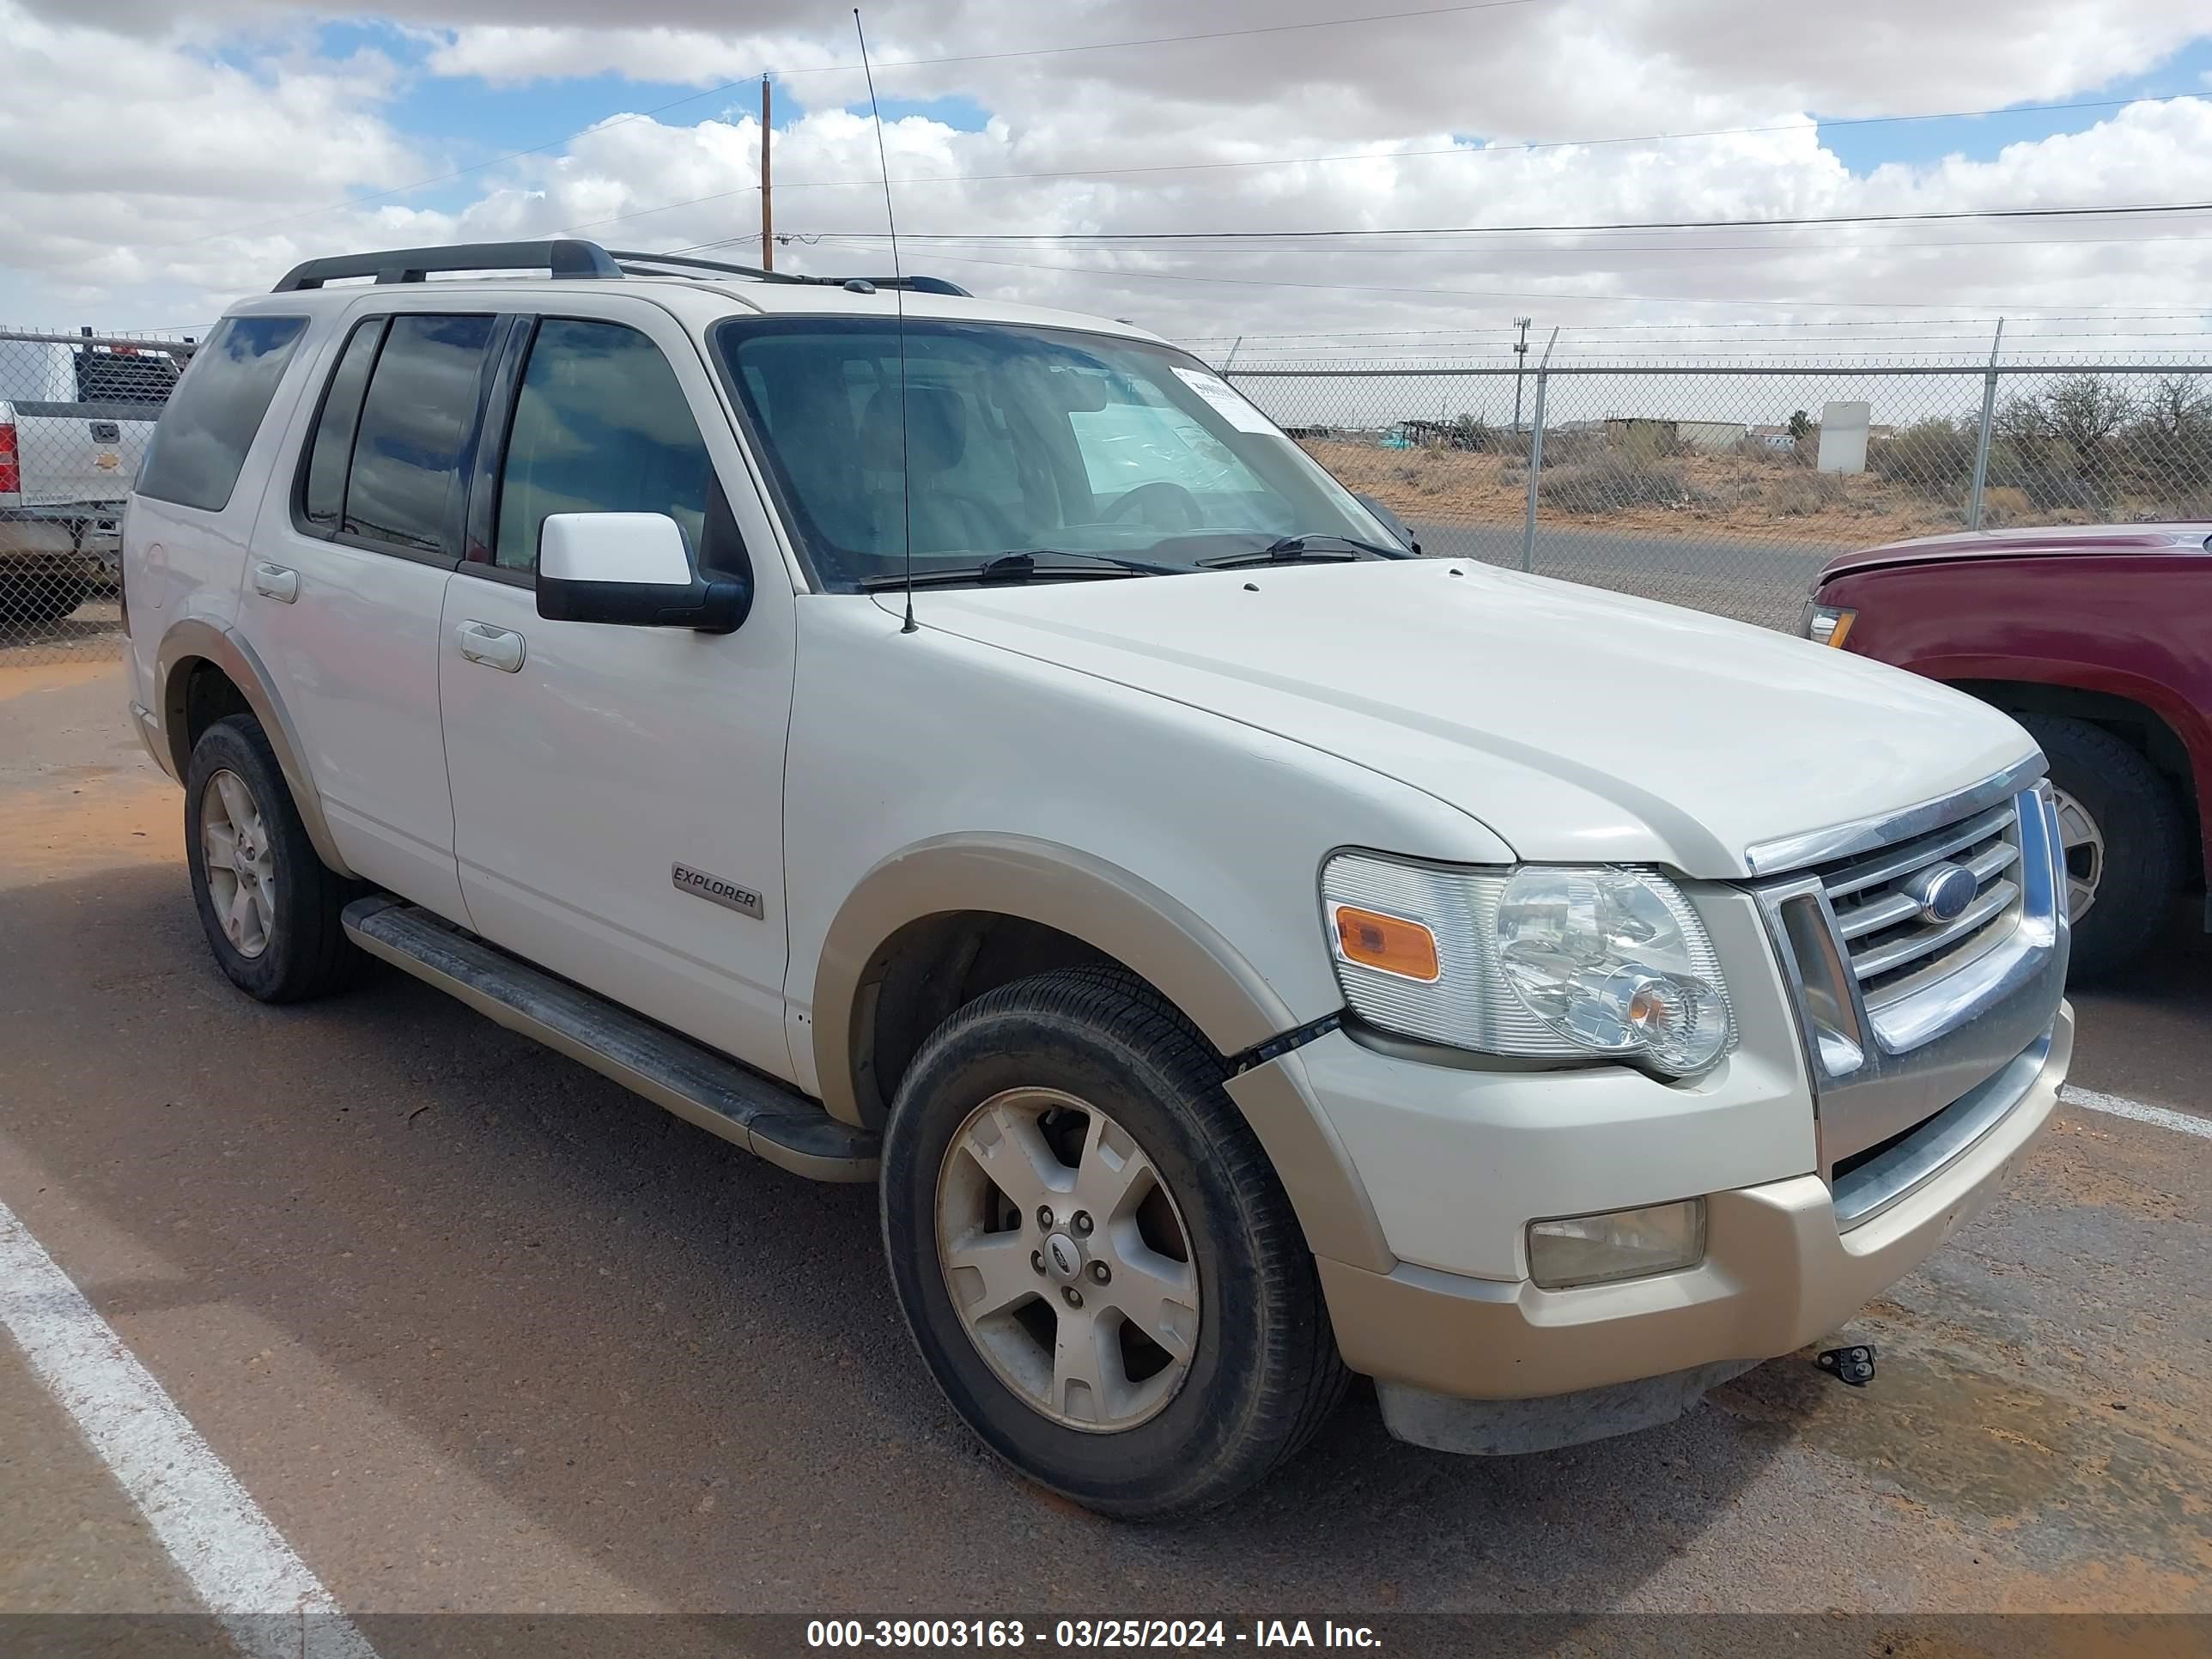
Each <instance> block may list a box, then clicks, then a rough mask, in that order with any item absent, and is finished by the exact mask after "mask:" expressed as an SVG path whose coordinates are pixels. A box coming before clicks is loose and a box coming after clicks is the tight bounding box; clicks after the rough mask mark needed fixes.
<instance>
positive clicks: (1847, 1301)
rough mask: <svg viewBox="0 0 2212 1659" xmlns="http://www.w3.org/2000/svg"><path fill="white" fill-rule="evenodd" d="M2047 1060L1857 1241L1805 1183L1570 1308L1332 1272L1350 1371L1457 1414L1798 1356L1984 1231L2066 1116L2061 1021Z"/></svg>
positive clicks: (1448, 1278)
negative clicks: (1693, 1261) (1989, 1209)
mask: <svg viewBox="0 0 2212 1659" xmlns="http://www.w3.org/2000/svg"><path fill="white" fill-rule="evenodd" d="M2047 1041H2048V1045H2049V1046H2048V1048H2046V1049H2045V1050H2044V1051H2043V1052H2042V1054H2041V1056H2040V1061H2039V1063H2038V1064H2034V1065H2033V1066H2032V1067H2028V1068H2024V1069H2025V1070H2026V1080H2025V1085H2024V1086H2019V1085H2015V1086H2016V1087H2018V1093H2017V1097H2016V1098H2015V1099H2014V1100H2013V1101H2012V1103H2011V1104H2010V1105H2009V1106H2008V1107H2007V1108H2005V1109H2002V1111H1999V1112H1991V1113H1990V1114H1988V1117H1989V1119H1990V1121H1988V1124H1987V1127H1984V1128H1983V1129H1982V1130H1981V1132H1980V1133H1979V1134H1978V1137H1977V1138H1975V1139H1972V1141H1971V1142H1970V1143H1969V1144H1967V1145H1966V1146H1964V1147H1963V1148H1962V1149H1960V1150H1957V1151H1954V1152H1952V1153H1951V1154H1950V1156H1949V1157H1948V1160H1947V1161H1945V1162H1943V1163H1942V1164H1940V1165H1939V1166H1938V1167H1936V1169H1935V1170H1933V1171H1932V1172H1931V1173H1929V1174H1928V1175H1927V1176H1924V1178H1923V1179H1922V1180H1920V1181H1919V1182H1918V1183H1917V1185H1914V1186H1912V1187H1911V1188H1909V1189H1908V1190H1906V1191H1905V1192H1904V1193H1903V1194H1901V1195H1900V1196H1898V1197H1897V1198H1895V1199H1894V1200H1893V1201H1891V1202H1890V1203H1888V1204H1887V1206H1886V1207H1884V1208H1883V1209H1881V1212H1879V1213H1877V1214H1875V1215H1874V1216H1873V1217H1872V1218H1870V1219H1868V1220H1866V1221H1864V1222H1862V1223H1861V1224H1860V1225H1857V1226H1856V1227H1852V1228H1850V1229H1849V1230H1848V1231H1845V1230H1843V1229H1842V1228H1840V1227H1839V1226H1838V1222H1837V1216H1836V1203H1835V1199H1834V1196H1833V1194H1832V1193H1831V1191H1830V1189H1829V1187H1828V1185H1827V1183H1826V1182H1824V1181H1822V1180H1821V1179H1820V1176H1817V1175H1814V1174H1806V1175H1802V1176H1795V1177H1793V1178H1791V1179H1789V1180H1785V1181H1776V1182H1765V1183H1764V1184H1761V1185H1758V1186H1752V1187H1744V1188H1737V1189H1735V1190H1734V1191H1729V1192H1720V1193H1713V1194H1708V1195H1707V1197H1706V1255H1705V1260H1704V1261H1702V1262H1701V1263H1700V1264H1699V1266H1697V1267H1693V1268H1691V1269H1688V1270H1686V1271H1685V1272H1681V1273H1663V1274H1658V1275H1655V1276H1653V1277H1651V1278H1648V1279H1632V1280H1629V1281H1626V1282H1625V1283H1620V1284H1612V1285H1591V1286H1588V1287H1586V1288H1583V1289H1578V1290H1569V1291H1543V1290H1539V1289H1538V1288H1537V1287H1536V1286H1535V1285H1534V1284H1532V1283H1530V1282H1528V1280H1526V1279H1521V1280H1518V1281H1503V1280H1497V1279H1474V1278H1468V1277H1464V1276H1461V1275H1457V1274H1453V1273H1441V1272H1437V1271H1436V1270H1434V1269H1432V1268H1427V1267H1416V1266H1413V1265H1412V1264H1410V1263H1406V1262H1401V1263H1400V1264H1399V1265H1398V1266H1397V1267H1395V1268H1393V1269H1392V1270H1390V1271H1389V1272H1388V1273H1377V1272H1370V1271H1368V1270H1365V1269H1364V1268H1361V1267H1353V1266H1350V1265H1348V1264H1346V1263H1344V1262H1340V1261H1330V1260H1328V1259H1325V1258H1324V1259H1322V1260H1320V1261H1319V1263H1318V1265H1319V1267H1320V1270H1321V1279H1322V1289H1323V1291H1324V1292H1325V1294H1326V1295H1327V1297H1328V1310H1329V1317H1330V1319H1331V1321H1332V1322H1334V1326H1335V1328H1336V1336H1337V1341H1338V1344H1339V1346H1340V1348H1341V1349H1342V1351H1343V1353H1344V1358H1345V1361H1346V1364H1349V1365H1350V1366H1351V1367H1352V1370H1356V1371H1362V1372H1364V1373H1366V1374H1368V1375H1370V1376H1374V1377H1376V1378H1377V1379H1378V1380H1380V1381H1382V1382H1383V1383H1390V1384H1398V1385H1401V1386H1403V1387H1405V1388H1408V1389H1415V1390H1419V1391H1421V1392H1423V1393H1425V1394H1431V1395H1448V1396H1451V1397H1453V1398H1456V1399H1461V1400H1517V1399H1529V1398H1533V1397H1536V1396H1547V1395H1570V1394H1577V1393H1582V1392H1583V1391H1587V1390H1591V1389H1601V1388H1606V1387H1607V1386H1609V1385H1613V1384H1619V1383H1631V1382H1634V1381H1637V1380H1639V1379H1643V1378H1650V1377H1657V1376H1663V1375H1667V1374H1670V1373H1674V1372H1680V1371H1686V1370H1698V1369H1703V1368H1712V1367H1719V1366H1722V1365H1723V1364H1725V1363H1726V1362H1731V1361H1756V1360H1759V1359H1765V1358H1772V1357H1774V1356H1776V1355H1779V1354H1785V1353H1789V1352H1792V1351H1794V1350H1796V1349H1797V1348H1801V1347H1802V1346H1805V1345H1806V1344H1807V1343H1808V1342H1810V1341H1812V1340H1814V1338H1816V1337H1818V1336H1820V1335H1822V1334H1825V1333H1826V1332H1828V1331H1831V1330H1833V1329H1834V1328H1836V1327H1837V1326H1838V1324H1840V1323H1841V1322H1844V1320H1846V1319H1848V1318H1850V1316H1851V1315H1853V1314H1854V1313H1856V1312H1857V1310H1859V1309H1860V1308H1862V1307H1863V1306H1865V1304H1867V1303H1868V1302H1869V1301H1870V1300H1872V1299H1873V1298H1874V1297H1875V1296H1877V1295H1878V1294H1879V1293H1880V1292H1881V1291H1882V1290H1883V1289H1884V1288H1885V1287H1886V1286H1887V1285H1891V1284H1893V1283H1894V1282H1895V1281H1896V1280H1897V1279H1899V1278H1901V1277H1903V1276H1904V1275H1905V1273H1909V1272H1910V1271H1911V1269H1912V1268H1913V1267H1916V1266H1917V1265H1918V1264H1919V1263H1920V1262H1921V1261H1923V1260H1924V1259H1926V1257H1927V1256H1928V1255H1929V1254H1930V1253H1931V1252H1933V1251H1934V1250H1935V1249H1936V1247H1937V1246H1938V1245H1939V1244H1941V1243H1942V1242H1943V1240H1944V1239H1945V1238H1947V1237H1949V1235H1950V1234H1951V1233H1952V1232H1953V1231H1955V1230H1956V1229H1958V1228H1959V1227H1960V1226H1962V1225H1965V1224H1966V1222H1967V1221H1969V1220H1971V1219H1972V1218H1974V1217H1975V1216H1976V1215H1978V1214H1979V1213H1980V1212H1981V1210H1982V1208H1983V1206H1984V1205H1986V1204H1987V1203H1988V1202H1989V1200H1990V1198H1991V1197H1992V1196H1994V1195H1995V1194H1996V1192H1997V1190H1998V1189H1999V1188H2001V1187H2002V1185H2003V1183H2004V1182H2005V1181H2006V1179H2007V1178H2008V1176H2010V1175H2011V1173H2012V1171H2013V1170H2015V1168H2016V1167H2017V1166H2018V1164H2019V1163H2020V1161H2021V1157H2022V1155H2023V1153H2024V1152H2026V1150H2027V1147H2028V1146H2029V1145H2030V1144H2031V1143H2032V1142H2033V1140H2034V1139H2035V1137H2036V1135H2037V1134H2038V1133H2039V1132H2040V1131H2041V1129H2042V1127H2043V1126H2044V1124H2045V1121H2047V1120H2048V1119H2049V1117H2050V1115H2051V1110H2052V1108H2053V1107H2054V1106H2055V1105H2056V1104H2057V1098H2058V1089H2059V1085H2060V1084H2061V1083H2063V1081H2064V1080H2065V1076H2066V1068H2067V1065H2068V1063H2069V1060H2070V1059H2071V1058H2072V1055H2073V1050H2074V1016H2073V1011H2072V1009H2071V1008H2070V1007H2069V1006H2065V1005H2063V1004H2062V1005H2061V1006H2060V1008H2059V1011H2058V1016H2057V1020H2056V1022H2055V1023H2054V1024H2052V1026H2051V1030H2050V1032H2049V1034H2048V1039H2047Z"/></svg>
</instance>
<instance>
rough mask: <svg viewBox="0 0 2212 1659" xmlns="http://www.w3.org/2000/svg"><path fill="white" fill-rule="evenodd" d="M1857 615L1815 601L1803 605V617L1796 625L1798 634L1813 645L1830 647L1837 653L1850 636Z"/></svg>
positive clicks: (1838, 606) (1854, 612)
mask: <svg viewBox="0 0 2212 1659" xmlns="http://www.w3.org/2000/svg"><path fill="white" fill-rule="evenodd" d="M1858 617H1859V613H1858V612H1857V611H1847V610H1845V609H1844V607H1843V606H1842V605H1822V604H1821V603H1820V601H1819V600H1817V599H1808V600H1807V601H1806V603H1805V616H1804V619H1803V620H1802V622H1801V623H1799V624H1798V632H1800V633H1802V635H1804V636H1805V637H1806V638H1807V639H1808V640H1810V641H1813V643H1814V644H1815V645H1832V646H1834V647H1836V648H1837V649H1838V651H1840V650H1842V649H1843V646H1844V641H1845V640H1846V639H1848V638H1849V637H1850V631H1851V624H1852V623H1855V622H1857V620H1858Z"/></svg>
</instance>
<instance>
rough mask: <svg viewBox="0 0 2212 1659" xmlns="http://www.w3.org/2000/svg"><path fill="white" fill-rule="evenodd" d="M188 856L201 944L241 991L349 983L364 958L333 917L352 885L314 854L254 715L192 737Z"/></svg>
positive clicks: (281, 993)
mask: <svg viewBox="0 0 2212 1659" xmlns="http://www.w3.org/2000/svg"><path fill="white" fill-rule="evenodd" d="M185 860H186V863H187V865H188V866H190V869H191V883H192V901H193V902H194V904H195V905H197V907H198V909H199V913H200V926H201V927H202V928H203V929H204V931H205V933H206V934H207V940H208V948H209V949H210V950H211V951H214V952H215V959H216V963H218V964H219V965H220V966H221V967H222V971H223V972H224V973H225V974H226V975H228V976H229V978H230V981H231V983H232V984H234V985H235V986H237V987H238V988H239V989H240V990H241V991H244V992H245V993H246V994H247V995H248V996H252V997H258V999H260V1000H262V1001H264V1002H300V1001H303V1000H306V999H307V998H309V997H318V996H322V995H325V994H327V993H329V992H331V991H335V990H338V989H340V988H342V987H344V986H345V985H347V984H349V982H350V981H352V979H353V977H354V975H355V974H356V971H357V970H358V969H359V967H360V964H361V963H362V960H363V958H362V954H361V952H360V951H357V950H356V948H355V947H354V945H353V944H352V942H351V941H350V940H349V939H347V938H346V936H345V928H344V927H343V925H342V924H341V922H340V921H339V919H338V918H339V913H340V912H341V911H343V909H344V908H345V907H346V905H347V903H348V902H350V901H351V900H352V899H353V898H354V897H355V896H356V895H357V893H358V891H359V889H358V888H357V887H356V884H354V883H352V882H349V881H348V880H346V879H345V878H343V877H342V876H340V875H338V874H337V872H335V871H333V870H332V869H331V868H330V866H327V865H325V863H324V862H323V861H322V860H321V858H320V857H319V856H318V855H317V854H316V852H315V845H314V842H313V841H312V840H310V839H309V838H308V836H307V825H306V824H305V823H302V822H301V817H300V813H299V810H298V809H297V808H296V807H295V806H294V805H293V804H292V793H291V791H290V790H289V788H288V787H286V785H285V782H284V772H283V768H282V767H281V766H279V765H278V764H277V761H276V751H275V750H273V749H271V748H270V746H269V738H268V735H267V734H266V733H265V732H263V731H262V729H261V722H260V721H258V720H256V719H254V717H253V716H252V715H251V714H233V715H230V716H229V717H228V719H224V720H217V721H216V723H215V724H214V725H212V726H209V727H208V729H207V730H206V731H205V732H202V733H201V734H200V740H199V741H198V742H197V744H193V745H192V757H191V765H190V767H189V768H187V769H186V771H185Z"/></svg>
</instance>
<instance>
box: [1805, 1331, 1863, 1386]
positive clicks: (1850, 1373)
mask: <svg viewBox="0 0 2212 1659" xmlns="http://www.w3.org/2000/svg"><path fill="white" fill-rule="evenodd" d="M1813 1363H1814V1364H1815V1365H1818V1366H1819V1367H1820V1369H1821V1370H1824V1371H1826V1372H1827V1373H1828V1375H1829V1376H1832V1377H1834V1378H1835V1379H1836V1380H1837V1381H1838V1383H1850V1385H1851V1387H1853V1388H1855V1389H1863V1388H1864V1387H1866V1385H1867V1384H1868V1383H1871V1382H1872V1381H1873V1380H1874V1345H1873V1344H1872V1343H1870V1342H1859V1343H1854V1344H1853V1345H1852V1346H1850V1347H1848V1348H1823V1349H1821V1350H1820V1354H1819V1356H1818V1357H1817V1358H1814V1361H1813Z"/></svg>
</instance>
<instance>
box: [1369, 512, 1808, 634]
mask: <svg viewBox="0 0 2212 1659" xmlns="http://www.w3.org/2000/svg"><path fill="white" fill-rule="evenodd" d="M1411 528H1412V530H1413V534H1414V537H1415V538H1416V539H1418V540H1419V542H1420V544H1421V550H1422V551H1423V552H1424V553H1428V554H1431V555H1436V556H1449V557H1455V558H1466V559H1480V560H1482V561H1484V562H1486V563H1489V564H1499V565H1505V566H1509V567H1510V568H1515V569H1518V568H1520V564H1521V540H1522V537H1521V526H1519V525H1517V524H1516V525H1504V526H1501V525H1455V524H1443V523H1437V522H1419V523H1415V524H1413V526H1411ZM1835 551H1836V550H1835V549H1834V548H1832V547H1829V546H1827V545H1826V544H1802V543H1800V544H1792V543H1789V542H1776V541H1753V540H1732V539H1729V538H1725V537H1707V538H1705V539H1702V540H1698V539H1691V538H1678V537H1673V536H1652V535H1634V534H1624V533H1623V532H1619V531H1612V530H1602V529H1595V528H1583V527H1582V526H1575V525H1565V526H1562V525H1559V524H1558V523H1556V522H1554V523H1552V524H1547V525H1539V526H1537V530H1536V538H1535V541H1534V544H1533V554H1534V568H1535V570H1536V572H1537V574H1540V575H1545V576H1561V577H1565V578H1566V579H1567V580H1570V581H1578V582H1589V583H1592V584H1594V585H1595V586H1599V587H1612V588H1618V589H1620V591H1621V592H1626V593H1638V594H1641V595H1643V596H1644V598H1646V599H1664V600H1666V601H1667V602H1668V604H1670V605H1689V606H1692V608H1694V609H1697V610H1700V611H1714V612H1717V613H1718V614H1719V615H1722V616H1726V617H1736V618H1737V619H1739V620H1740V621H1743V622H1755V623H1762V624H1764V625H1765V626H1766V627H1770V628H1793V629H1794V628H1795V627H1796V625H1797V620H1798V615H1799V612H1800V611H1801V610H1802V606H1803V605H1804V603H1805V594H1806V591H1807V590H1808V588H1809V587H1810V586H1811V585H1812V580H1813V577H1814V574H1815V573H1816V572H1817V571H1818V570H1819V569H1820V566H1821V565H1822V564H1823V563H1824V562H1826V560H1827V559H1828V558H1829V557H1830V556H1832V554H1833V553H1834V552H1835Z"/></svg>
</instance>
